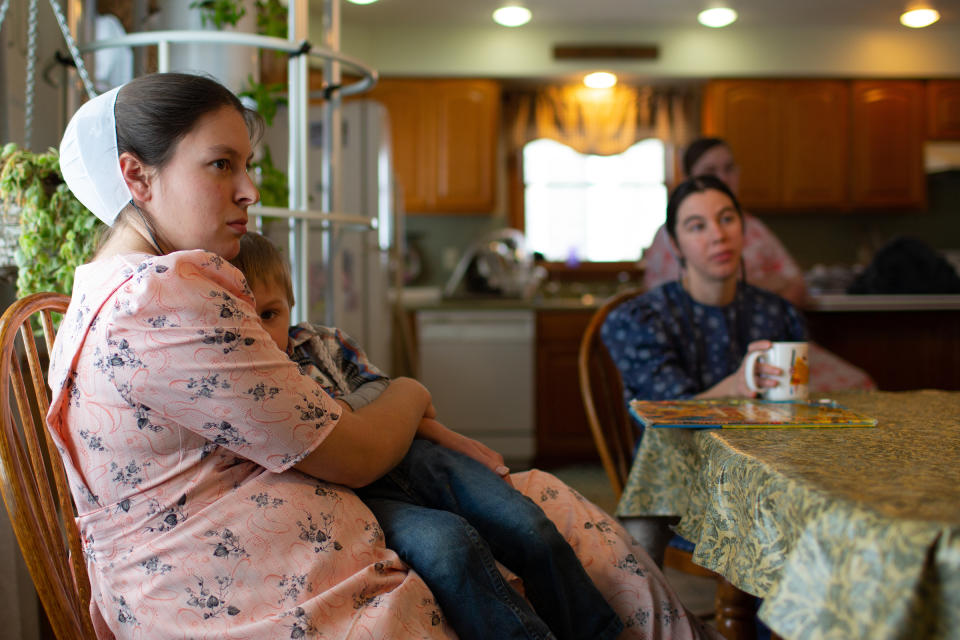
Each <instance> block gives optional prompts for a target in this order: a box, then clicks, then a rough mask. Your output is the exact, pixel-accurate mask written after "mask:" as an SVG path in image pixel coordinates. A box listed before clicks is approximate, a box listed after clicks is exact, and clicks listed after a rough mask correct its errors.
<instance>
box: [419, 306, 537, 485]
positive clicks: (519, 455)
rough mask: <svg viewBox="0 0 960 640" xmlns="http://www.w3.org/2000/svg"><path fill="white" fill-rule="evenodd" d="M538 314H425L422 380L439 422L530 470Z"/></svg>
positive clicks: (421, 340) (421, 342)
mask: <svg viewBox="0 0 960 640" xmlns="http://www.w3.org/2000/svg"><path fill="white" fill-rule="evenodd" d="M534 326H535V325H534V313H533V311H530V310H484V311H472V310H471V311H462V310H457V311H453V310H451V311H435V310H429V311H419V312H418V313H417V343H418V345H419V347H418V352H419V358H420V381H421V382H422V383H423V384H424V385H425V386H426V387H427V389H429V390H430V393H431V394H432V396H433V402H434V406H436V408H437V419H438V420H439V421H440V422H442V423H443V424H445V425H446V426H448V427H450V428H451V429H453V430H454V431H457V432H459V433H462V434H464V435H467V436H470V437H471V438H474V439H476V440H479V441H480V442H482V443H484V444H486V445H487V446H488V447H491V448H492V449H495V450H496V451H498V452H500V453H501V454H503V457H504V458H505V459H506V461H507V464H508V465H513V466H514V467H515V468H516V469H520V468H526V467H529V465H530V463H531V461H532V460H533V456H534V453H535V446H536V444H535V437H534V415H533V403H534V381H533V376H534V331H535V329H534Z"/></svg>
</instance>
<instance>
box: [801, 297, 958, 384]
mask: <svg viewBox="0 0 960 640" xmlns="http://www.w3.org/2000/svg"><path fill="white" fill-rule="evenodd" d="M864 297H867V298H871V297H872V298H876V297H887V296H864ZM898 297H904V296H889V298H891V299H896V298H898ZM923 297H928V298H929V297H934V296H923ZM856 298H857V296H850V299H852V300H855V299H856ZM950 298H954V299H956V298H960V296H943V299H950ZM944 307H945V308H940V309H923V308H919V309H911V308H910V307H909V306H907V305H902V304H901V305H897V306H890V307H888V308H880V309H875V310H859V309H855V308H854V309H843V308H841V309H816V308H814V309H808V310H807V311H806V312H805V315H806V318H807V331H808V333H809V336H810V339H811V340H814V341H816V342H817V344H819V345H820V346H822V347H823V348H825V349H829V350H830V351H831V352H833V353H835V354H836V355H838V356H840V357H841V358H843V359H845V360H847V361H848V362H851V363H853V364H855V365H857V366H858V367H860V368H862V369H863V370H864V371H866V372H867V373H869V374H870V376H871V377H872V378H873V379H874V381H875V382H876V383H877V387H878V388H879V389H880V390H881V391H908V390H914V389H947V390H953V391H957V390H960V368H958V367H957V363H958V362H960V307H958V306H957V305H956V304H954V305H952V306H947V305H944Z"/></svg>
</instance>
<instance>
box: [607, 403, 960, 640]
mask: <svg viewBox="0 0 960 640" xmlns="http://www.w3.org/2000/svg"><path fill="white" fill-rule="evenodd" d="M823 397H827V398H829V399H831V400H833V401H835V402H837V403H839V404H840V405H842V406H844V407H846V408H848V409H850V410H851V411H854V412H856V413H859V414H862V415H866V416H868V417H873V418H876V420H877V424H876V426H875V427H828V428H823V427H818V428H800V427H790V428H749V429H747V428H723V429H717V428H714V429H690V428H648V429H646V430H645V431H644V433H643V437H642V439H641V441H640V445H639V448H638V451H637V455H636V457H635V459H634V463H633V466H632V468H631V470H630V474H629V478H628V480H627V483H626V487H625V489H624V491H623V494H622V496H621V499H620V501H619V504H618V506H617V516H618V517H620V518H621V519H623V520H624V521H627V522H629V521H630V520H638V521H643V519H647V518H649V519H651V520H656V519H660V520H663V516H679V518H680V520H679V523H678V524H676V525H675V531H676V532H677V533H679V534H680V535H681V536H683V537H684V538H686V539H687V540H689V541H690V542H692V543H693V544H694V550H693V561H694V562H695V563H696V564H698V565H701V566H703V567H706V568H707V569H710V570H712V571H714V572H716V573H718V574H720V575H721V576H723V577H724V578H726V579H727V580H728V581H729V582H730V583H732V584H733V585H734V586H736V587H737V588H739V589H741V590H743V591H744V592H746V593H748V594H752V595H754V596H757V597H759V598H762V605H761V606H760V609H759V611H758V614H757V615H758V616H759V617H760V619H761V620H763V621H764V622H765V623H766V624H767V625H768V626H769V627H770V628H771V630H772V631H774V632H775V633H776V634H777V635H779V636H780V637H782V638H787V639H789V640H794V639H796V640H799V639H801V638H802V639H804V640H810V639H818V638H824V639H833V638H836V639H840V638H843V639H849V638H870V639H871V640H874V639H883V638H933V639H937V638H960V392H956V391H939V390H918V391H906V392H884V391H859V392H837V393H831V394H825V395H824V396H823ZM818 398H820V396H818Z"/></svg>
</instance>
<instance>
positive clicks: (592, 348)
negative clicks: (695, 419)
mask: <svg viewBox="0 0 960 640" xmlns="http://www.w3.org/2000/svg"><path fill="white" fill-rule="evenodd" d="M640 293H642V291H640V290H632V291H625V292H623V293H620V294H618V295H616V296H614V297H612V298H610V299H609V300H607V301H606V302H605V303H604V304H603V305H602V306H601V307H600V308H599V309H597V312H596V313H595V314H594V315H593V318H591V320H590V324H588V325H587V328H586V330H585V331H584V333H583V338H582V339H581V341H580V352H579V354H578V358H577V370H578V374H579V378H580V394H581V396H582V397H583V405H584V407H585V408H586V413H587V422H588V423H589V425H590V432H591V434H592V435H593V442H594V444H595V445H596V447H597V452H598V453H599V454H600V461H601V463H602V464H603V468H604V470H605V471H606V473H607V478H608V479H609V480H610V486H611V487H612V488H613V493H614V495H615V496H616V498H617V499H618V500H619V499H620V495H621V494H622V493H623V488H624V486H625V485H626V482H627V476H628V475H629V474H630V466H631V465H632V463H633V452H634V449H635V448H636V444H637V439H638V433H637V429H636V427H635V426H634V425H633V423H632V421H631V420H630V416H629V415H628V414H627V408H626V404H625V403H624V400H623V382H622V381H621V379H620V372H619V370H617V367H616V365H615V364H614V362H613V359H612V358H611V357H610V354H609V353H608V352H607V348H606V346H605V345H604V344H603V340H602V339H601V337H600V329H601V328H602V327H603V323H604V322H605V321H606V319H607V316H608V315H610V312H611V311H613V310H614V309H616V308H617V307H618V306H620V305H621V304H623V303H624V302H626V301H627V300H629V299H631V298H634V297H636V296H638V295H640ZM664 565H665V566H668V567H671V568H674V569H677V570H679V571H683V572H684V573H690V574H693V575H699V576H707V577H711V578H714V579H716V580H717V596H716V604H715V609H716V611H715V615H716V624H717V628H718V630H719V631H720V632H721V633H722V634H723V636H724V637H726V638H738V639H740V638H743V639H746V638H753V637H755V633H756V632H755V626H754V617H755V613H754V609H753V603H754V598H753V596H751V595H749V594H747V593H744V592H743V591H740V590H739V589H737V588H736V587H735V586H733V585H732V584H730V582H728V581H727V580H726V579H724V578H723V577H722V576H720V575H718V574H716V573H714V572H713V571H710V570H708V569H705V568H703V567H701V566H699V565H697V564H694V562H693V559H692V554H691V553H690V552H689V551H684V550H682V549H678V548H675V547H667V551H666V554H665V556H664Z"/></svg>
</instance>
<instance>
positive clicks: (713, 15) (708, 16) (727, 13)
mask: <svg viewBox="0 0 960 640" xmlns="http://www.w3.org/2000/svg"><path fill="white" fill-rule="evenodd" d="M736 19H737V12H736V11H734V10H733V9H731V8H729V7H713V8H712V9H704V10H703V11H701V12H700V13H699V14H698V15H697V20H698V21H699V22H700V24H702V25H703V26H705V27H713V28H719V27H725V26H727V25H728V24H731V23H733V22H735V21H736Z"/></svg>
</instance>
